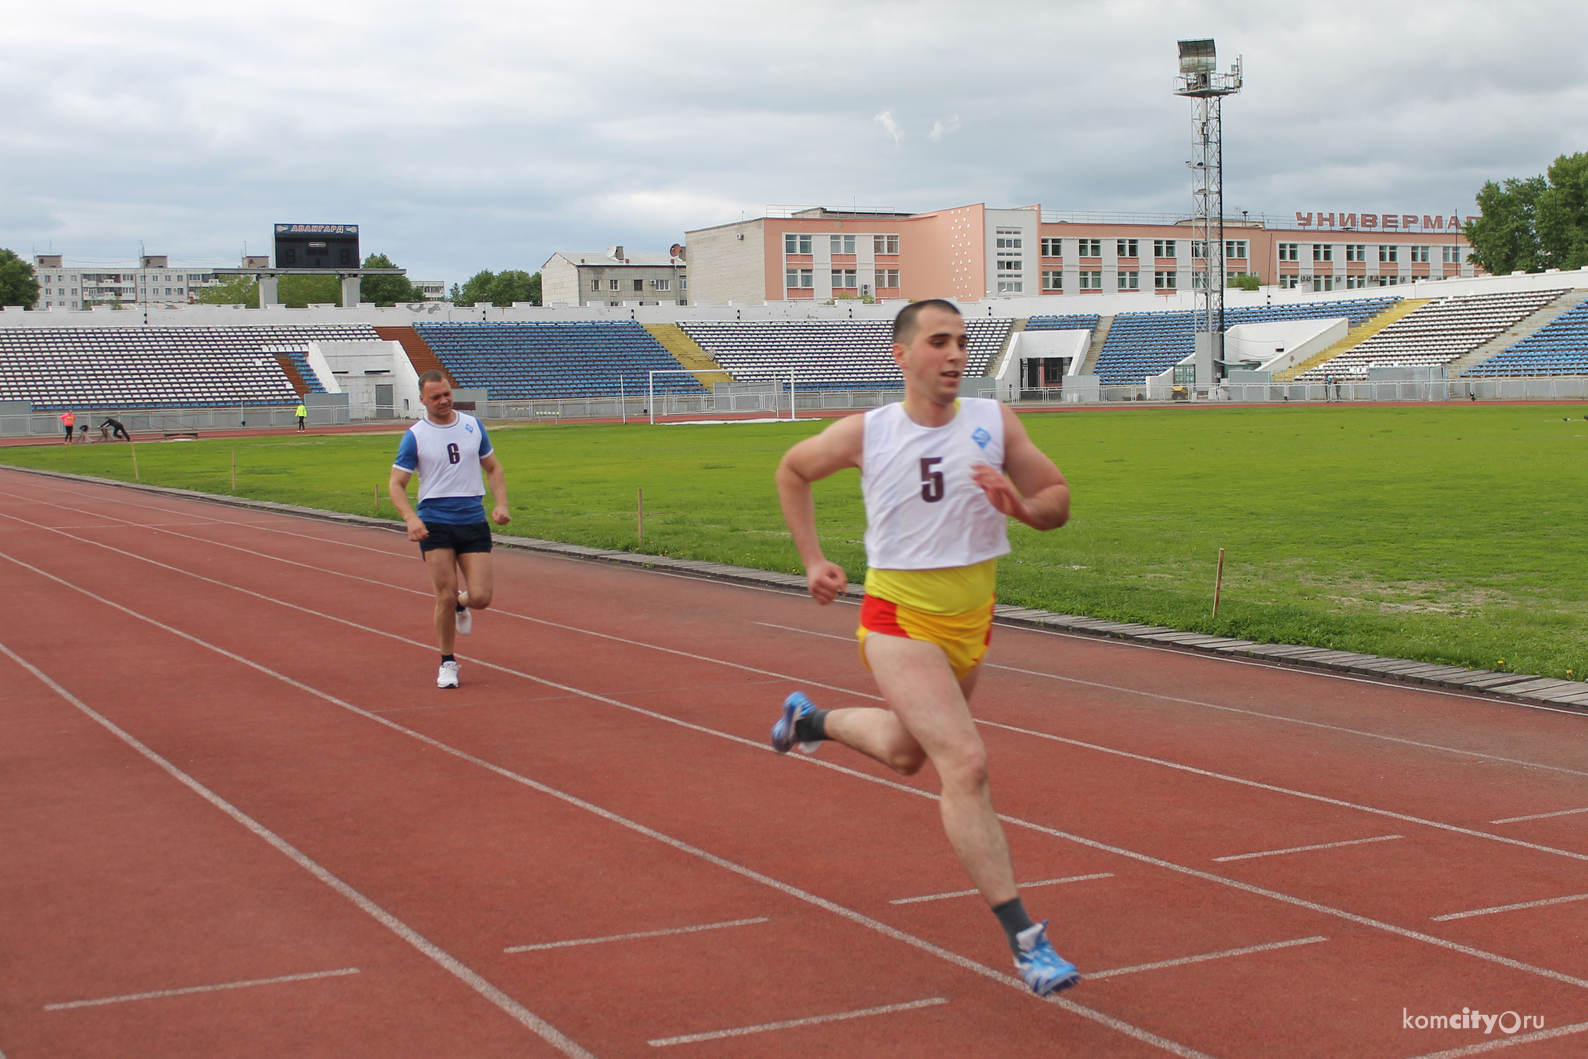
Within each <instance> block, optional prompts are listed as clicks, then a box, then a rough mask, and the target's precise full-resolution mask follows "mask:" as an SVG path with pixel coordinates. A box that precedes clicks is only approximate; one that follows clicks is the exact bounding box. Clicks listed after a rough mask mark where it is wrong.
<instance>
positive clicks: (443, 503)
mask: <svg viewBox="0 0 1588 1059" xmlns="http://www.w3.org/2000/svg"><path fill="white" fill-rule="evenodd" d="M490 454H491V439H490V438H489V437H487V436H486V433H485V427H483V426H481V425H480V421H479V420H478V419H475V418H474V417H473V416H471V415H468V414H466V413H463V412H458V411H454V412H453V413H452V422H450V423H448V424H446V425H445V426H442V425H441V424H439V423H432V422H431V421H430V417H429V416H428V415H427V416H425V418H423V419H421V420H419V421H418V422H416V423H415V424H414V425H413V426H411V427H409V428H408V432H407V433H406V434H404V435H403V440H402V443H401V444H400V445H398V446H397V459H396V461H395V466H397V467H399V468H401V469H402V470H405V471H408V472H410V473H412V472H413V471H415V470H417V471H418V472H419V517H420V518H421V519H422V520H424V521H425V522H445V523H448V524H449V525H456V526H468V525H473V524H474V523H476V522H483V521H484V520H485V508H484V506H483V505H481V503H480V497H482V496H484V495H485V481H484V479H483V478H482V477H481V473H480V457H481V456H489V455H490Z"/></svg>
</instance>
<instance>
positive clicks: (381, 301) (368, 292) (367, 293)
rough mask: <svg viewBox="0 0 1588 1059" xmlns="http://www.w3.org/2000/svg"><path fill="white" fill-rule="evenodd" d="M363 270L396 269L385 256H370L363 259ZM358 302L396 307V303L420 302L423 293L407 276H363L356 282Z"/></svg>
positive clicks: (422, 298) (422, 299) (423, 298)
mask: <svg viewBox="0 0 1588 1059" xmlns="http://www.w3.org/2000/svg"><path fill="white" fill-rule="evenodd" d="M364 267H365V268H397V267H398V266H397V264H396V263H395V262H393V261H392V259H391V258H389V257H387V256H386V255H385V254H371V255H369V256H368V257H366V258H365V259H364ZM358 300H359V301H361V302H374V303H375V304H376V305H396V304H397V303H398V302H422V301H424V300H425V295H424V292H423V291H421V290H420V289H419V288H418V287H415V286H414V285H413V284H412V283H409V282H408V277H407V276H365V277H363V278H362V279H360V280H359V281H358Z"/></svg>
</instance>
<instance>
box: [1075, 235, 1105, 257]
mask: <svg viewBox="0 0 1588 1059" xmlns="http://www.w3.org/2000/svg"><path fill="white" fill-rule="evenodd" d="M1077 242H1079V243H1080V249H1079V250H1077V251H1076V253H1078V254H1079V255H1080V256H1081V257H1102V256H1103V241H1102V240H1101V239H1080V240H1077Z"/></svg>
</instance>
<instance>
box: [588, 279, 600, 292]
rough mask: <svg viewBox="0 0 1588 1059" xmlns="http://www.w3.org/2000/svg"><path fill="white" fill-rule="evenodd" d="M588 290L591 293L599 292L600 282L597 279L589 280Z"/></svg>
mask: <svg viewBox="0 0 1588 1059" xmlns="http://www.w3.org/2000/svg"><path fill="white" fill-rule="evenodd" d="M590 289H591V290H593V291H597V290H600V289H601V281H600V280H598V279H593V280H591V281H590Z"/></svg>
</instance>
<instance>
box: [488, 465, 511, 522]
mask: <svg viewBox="0 0 1588 1059" xmlns="http://www.w3.org/2000/svg"><path fill="white" fill-rule="evenodd" d="M480 466H481V467H482V468H484V470H485V484H486V486H487V487H488V488H489V489H490V490H491V498H492V499H493V500H495V501H496V506H495V507H493V508H492V509H491V521H493V522H495V523H496V524H497V525H498V526H505V525H507V524H508V523H509V522H511V521H513V516H512V515H510V514H508V512H507V472H506V471H504V470H502V461H501V460H499V459H497V458H496V453H494V452H489V453H486V454H485V455H484V456H481V457H480Z"/></svg>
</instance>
